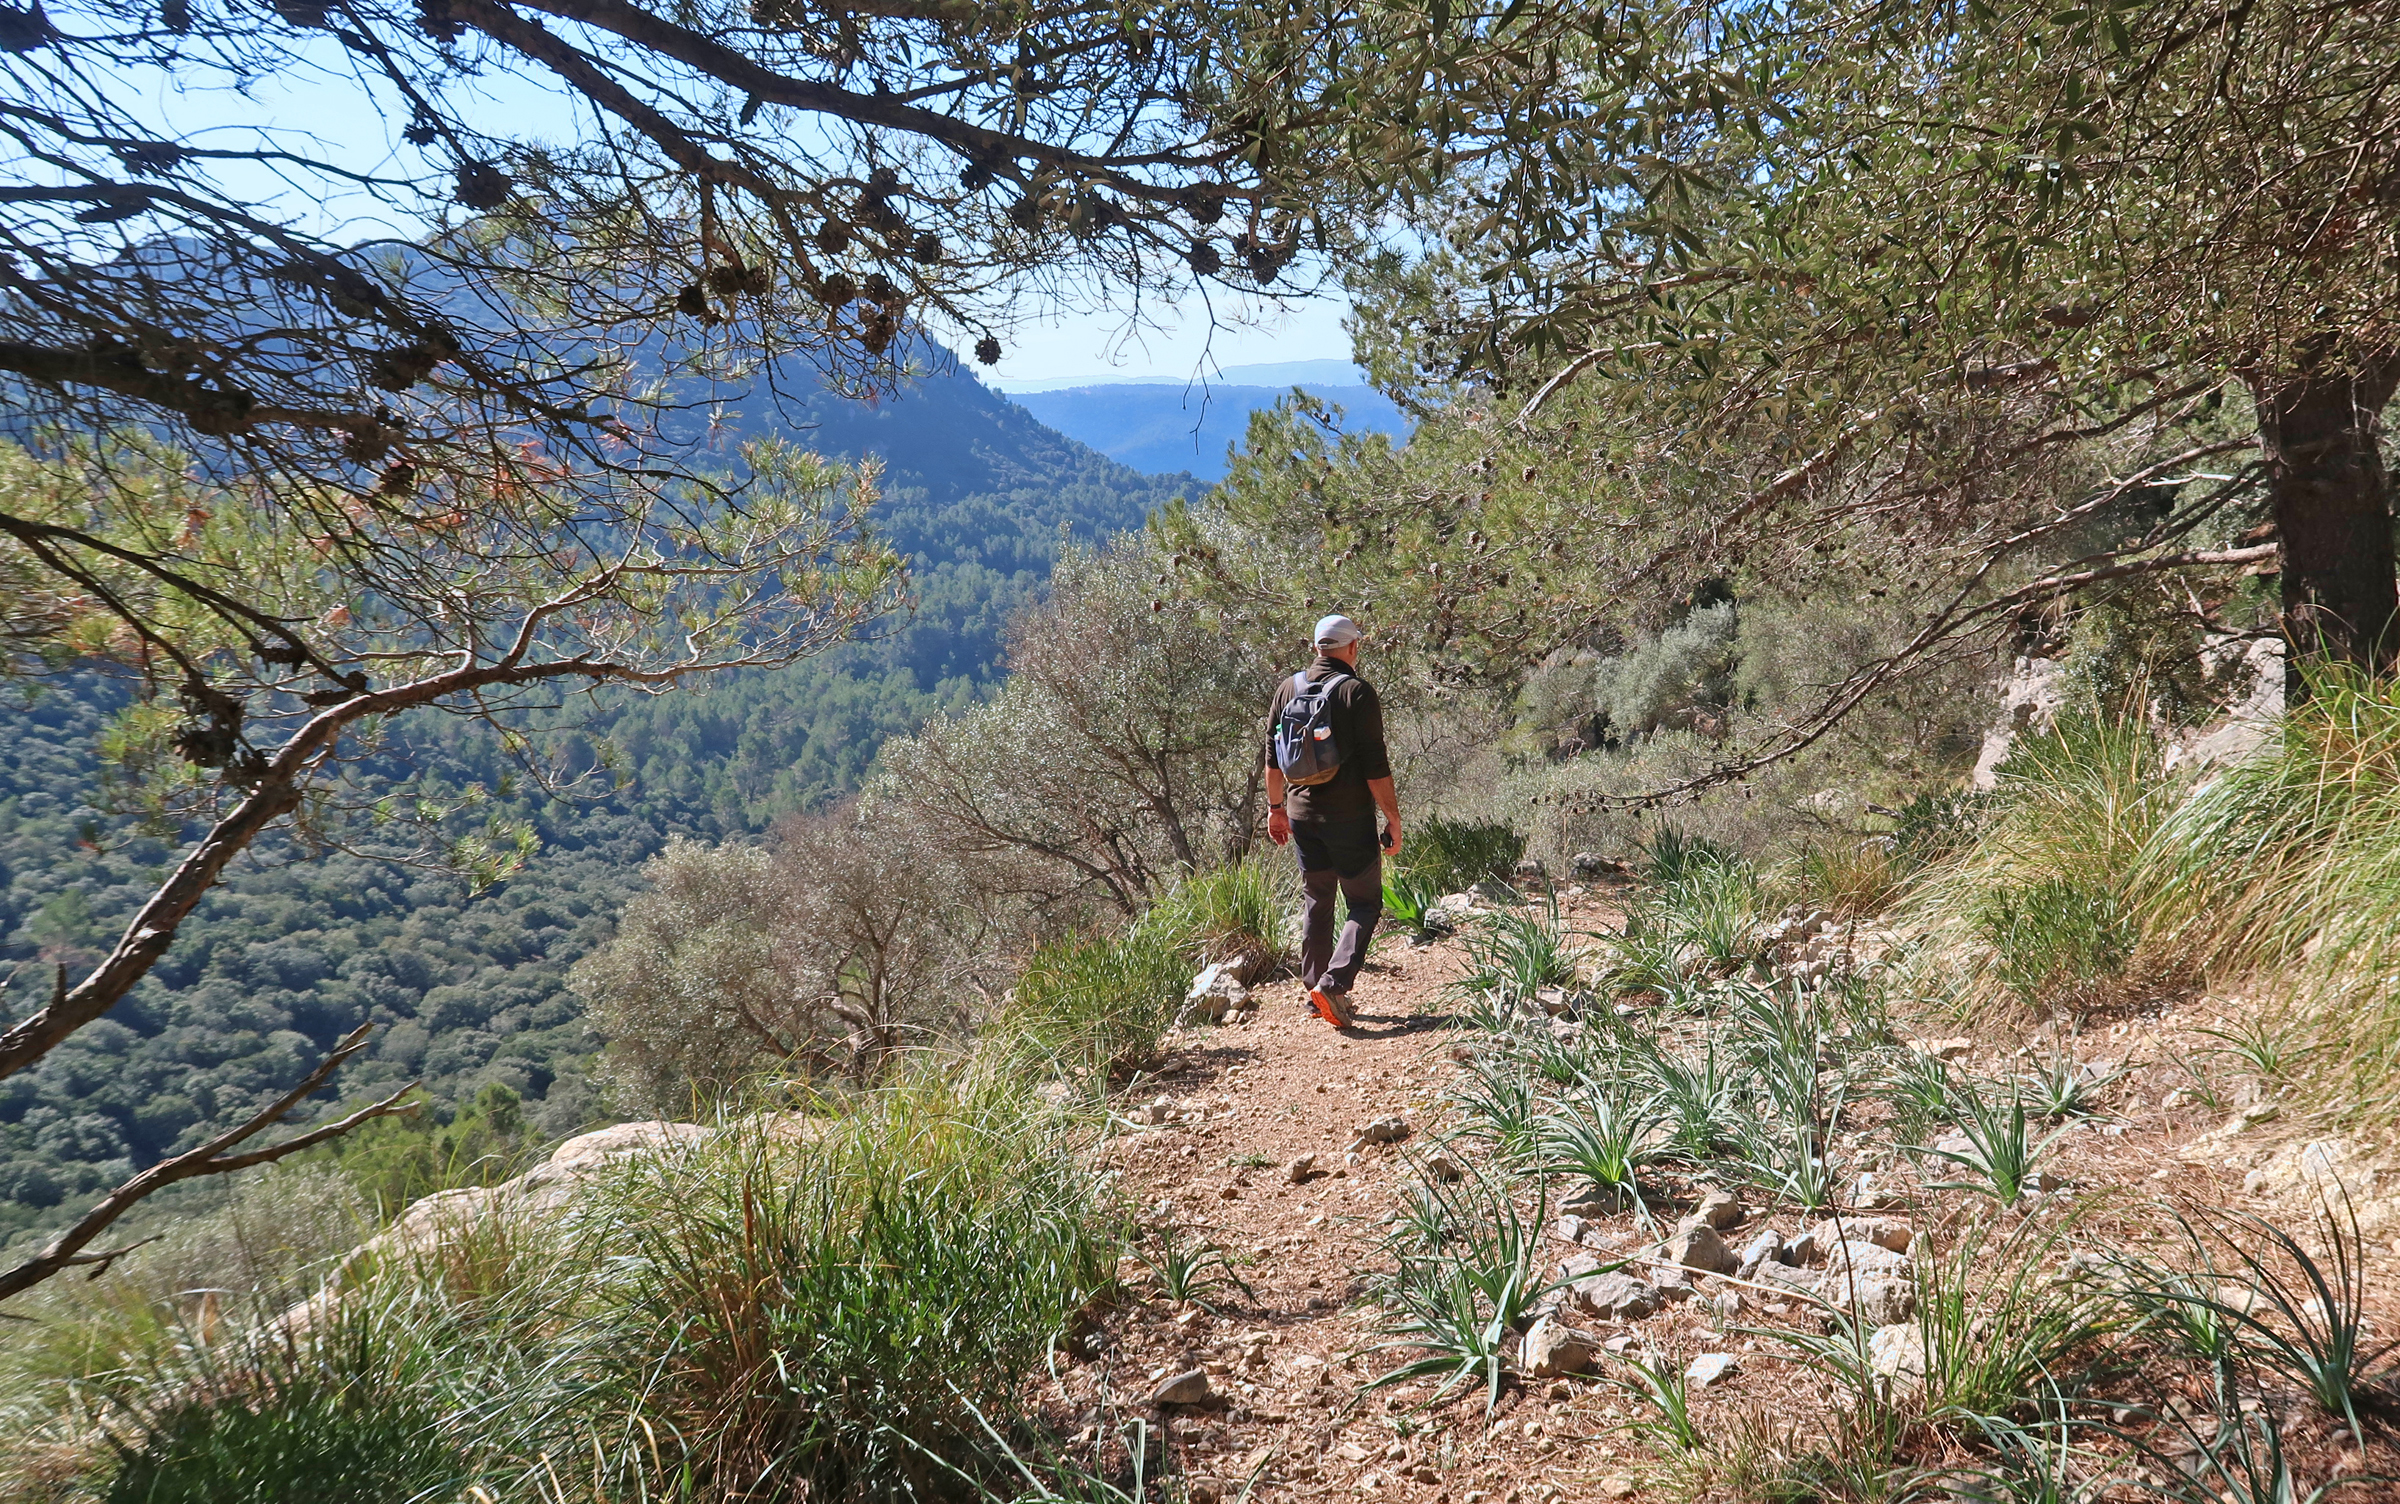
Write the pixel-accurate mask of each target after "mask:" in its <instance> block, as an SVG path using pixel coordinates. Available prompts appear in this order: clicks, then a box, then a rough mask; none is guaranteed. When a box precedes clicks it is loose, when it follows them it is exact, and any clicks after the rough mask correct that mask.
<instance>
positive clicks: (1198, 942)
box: [1141, 861, 1297, 985]
mask: <svg viewBox="0 0 2400 1504" xmlns="http://www.w3.org/2000/svg"><path fill="white" fill-rule="evenodd" d="M1295 908H1296V905H1295V903H1294V901H1293V891H1292V884H1291V877H1290V869H1289V868H1288V867H1286V866H1281V865H1274V864H1270V863H1267V862H1258V861H1252V862H1234V863H1231V864H1229V865H1227V866H1223V867H1218V868H1215V869H1213V870H1211V871H1207V872H1199V873H1194V874H1192V875H1191V876H1189V877H1186V878H1185V879H1184V880H1183V881H1181V882H1179V883H1177V884H1176V885H1175V886H1174V887H1173V888H1172V889H1170V890H1169V891H1168V893H1167V895H1166V897H1164V898H1162V899H1160V900H1159V901H1158V903H1157V904H1156V906H1154V907H1153V908H1152V909H1151V910H1150V912H1149V913H1148V914H1146V915H1144V916H1143V919H1142V925H1141V927H1142V929H1144V930H1145V931H1147V932H1149V933H1150V934H1151V935H1152V936H1154V937H1155V938H1157V939H1159V940H1162V941H1164V942H1165V943H1166V944H1168V945H1171V946H1175V947H1178V948H1181V949H1184V950H1186V951H1188V952H1189V954H1190V955H1191V957H1192V959H1193V961H1194V962H1195V963H1196V964H1197V965H1198V966H1208V965H1214V964H1219V963H1222V964H1224V965H1227V966H1231V967H1232V968H1233V969H1234V971H1235V972H1236V973H1237V974H1238V975H1239V976H1240V977H1241V979H1242V981H1243V983H1244V984H1245V985H1255V984H1257V983H1259V982H1263V981H1267V980H1270V979H1272V978H1274V977H1278V976H1282V975H1284V974H1286V973H1287V972H1289V971H1290V970H1291V968H1292V966H1293V964H1294V962H1295V960H1296V959H1297V958H1296V957H1294V956H1293V954H1292V949H1291V945H1290V936H1291V933H1292V918H1293V914H1294V911H1295Z"/></svg>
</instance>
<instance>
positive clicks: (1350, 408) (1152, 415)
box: [1010, 361, 1409, 481]
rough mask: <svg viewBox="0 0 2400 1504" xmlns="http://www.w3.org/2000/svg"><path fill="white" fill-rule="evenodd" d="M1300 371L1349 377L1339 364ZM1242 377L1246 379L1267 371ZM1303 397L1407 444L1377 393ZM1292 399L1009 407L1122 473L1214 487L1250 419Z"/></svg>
mask: <svg viewBox="0 0 2400 1504" xmlns="http://www.w3.org/2000/svg"><path fill="white" fill-rule="evenodd" d="M1293 365H1294V366H1295V367H1298V366H1307V367H1312V368H1313V367H1319V366H1323V367H1329V368H1332V369H1333V370H1335V371H1340V370H1344V369H1346V368H1345V367H1343V366H1342V364H1341V363H1340V362H1335V361H1307V362H1293ZM1238 369H1240V370H1241V372H1242V374H1244V375H1247V374H1249V371H1250V370H1251V369H1260V368H1238ZM1306 374H1311V375H1313V374H1315V372H1314V371H1313V370H1311V371H1309V372H1307V373H1306ZM1301 390H1304V391H1306V392H1307V393H1308V394H1309V395H1310V396H1312V397H1316V398H1319V399H1320V400H1322V401H1325V402H1330V403H1334V404H1336V405H1338V406H1339V407H1340V408H1341V409H1342V415H1343V426H1344V427H1346V428H1348V429H1350V430H1352V431H1354V432H1355V431H1359V430H1374V431H1378V432H1382V433H1388V434H1390V435H1392V436H1393V437H1394V438H1399V439H1405V438H1407V437H1408V432H1409V425H1408V420H1407V419H1405V418H1403V417H1402V416H1401V414H1400V410H1399V409H1398V408H1397V407H1394V406H1393V405H1392V403H1391V401H1390V399H1388V398H1386V397H1385V396H1384V395H1383V394H1382V393H1381V392H1378V391H1376V390H1375V389H1374V388H1373V387H1370V386H1361V385H1321V384H1319V383H1318V382H1316V381H1309V382H1306V383H1305V384H1303V385H1302V387H1301ZM1291 392H1292V388H1291V387H1290V386H1223V385H1214V384H1211V385H1206V386H1204V385H1202V384H1200V383H1198V382H1192V383H1190V384H1188V385H1186V384H1181V383H1177V384H1166V383H1159V382H1148V381H1140V382H1134V381H1126V382H1111V383H1108V384H1106V385H1095V386H1079V387H1069V388H1066V389H1063V390H1058V391H1044V392H1026V391H1020V392H1015V393H1012V394H1010V400H1012V401H1014V402H1016V403H1017V404H1018V405H1019V406H1021V407H1023V408H1024V409H1025V410H1026V411H1027V412H1029V413H1031V414H1032V415H1033V416H1034V417H1035V418H1037V419H1039V420H1040V421H1041V422H1042V423H1044V424H1045V425H1047V426H1049V427H1050V428H1053V429H1056V430H1057V431H1058V432H1060V433H1062V434H1065V435H1066V436H1067V437H1068V438H1071V439H1075V440H1077V441H1079V442H1081V443H1083V444H1085V445H1087V446H1089V447H1090V448H1093V449H1096V450H1098V451H1099V452H1100V453H1102V454H1104V455H1106V456H1108V457H1109V458H1110V459H1112V460H1115V461H1116V462H1117V463H1118V464H1120V465H1124V466H1127V467H1129V468H1131V469H1134V470H1141V471H1147V472H1149V473H1151V474H1170V475H1171V474H1173V473H1175V472H1176V471H1188V472H1190V473H1191V474H1193V475H1196V476H1198V477H1199V478H1200V479H1202V480H1209V481H1214V480H1222V479H1223V478H1224V476H1225V459H1226V450H1227V448H1228V446H1230V445H1233V444H1237V443H1239V442H1240V441H1241V438H1242V434H1243V431H1244V430H1245V429H1246V428H1247V427H1248V425H1249V422H1250V414H1251V413H1253V412H1255V411H1257V410H1258V409H1260V408H1262V407H1271V406H1273V405H1274V404H1275V402H1276V401H1277V400H1278V399H1280V398H1283V397H1286V396H1289V395H1290V394H1291Z"/></svg>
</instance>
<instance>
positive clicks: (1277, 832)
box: [1267, 809, 1292, 846]
mask: <svg viewBox="0 0 2400 1504" xmlns="http://www.w3.org/2000/svg"><path fill="white" fill-rule="evenodd" d="M1267 839H1268V840H1270V841H1273V842H1274V843H1275V844H1276V845H1278V846H1289V845H1290V844H1291V843H1292V817H1291V816H1290V815H1288V814H1285V813H1284V812H1283V811H1282V810H1279V809H1271V810H1268V811H1267Z"/></svg>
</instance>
